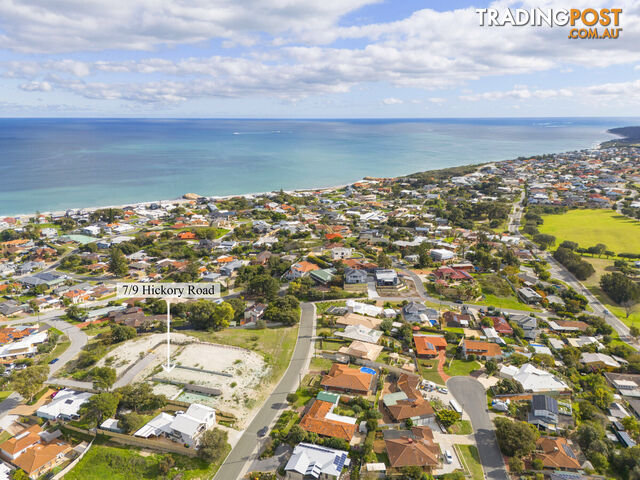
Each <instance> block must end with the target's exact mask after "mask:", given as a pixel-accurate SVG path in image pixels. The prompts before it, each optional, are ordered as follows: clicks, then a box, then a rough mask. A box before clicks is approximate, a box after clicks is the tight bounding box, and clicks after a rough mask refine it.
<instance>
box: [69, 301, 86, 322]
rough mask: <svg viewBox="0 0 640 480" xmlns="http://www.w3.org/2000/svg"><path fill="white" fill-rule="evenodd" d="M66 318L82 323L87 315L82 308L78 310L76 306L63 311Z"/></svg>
mask: <svg viewBox="0 0 640 480" xmlns="http://www.w3.org/2000/svg"><path fill="white" fill-rule="evenodd" d="M65 313H66V315H67V318H69V319H71V320H74V321H76V322H83V321H84V320H85V319H86V318H87V316H88V313H87V311H86V310H85V309H84V308H80V307H79V306H78V305H71V306H69V308H67V309H66V310H65Z"/></svg>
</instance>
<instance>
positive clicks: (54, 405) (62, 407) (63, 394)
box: [36, 388, 93, 420]
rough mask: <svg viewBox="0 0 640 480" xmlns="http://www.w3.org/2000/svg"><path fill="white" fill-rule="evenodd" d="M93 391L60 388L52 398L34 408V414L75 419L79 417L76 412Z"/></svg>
mask: <svg viewBox="0 0 640 480" xmlns="http://www.w3.org/2000/svg"><path fill="white" fill-rule="evenodd" d="M92 396H93V393H89V392H77V391H75V390H71V389H69V388H65V389H64V390H60V391H59V392H58V393H57V394H56V396H55V397H54V398H53V400H52V401H51V402H49V403H47V404H46V405H43V406H41V407H40V408H39V409H38V410H36V415H37V416H38V417H40V418H45V419H47V420H55V419H57V418H61V419H63V420H75V419H78V418H79V415H78V412H80V407H82V405H84V404H85V403H86V402H87V401H88V400H89V398H90V397H92Z"/></svg>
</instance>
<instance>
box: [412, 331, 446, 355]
mask: <svg viewBox="0 0 640 480" xmlns="http://www.w3.org/2000/svg"><path fill="white" fill-rule="evenodd" d="M413 342H414V343H415V344H416V353H417V354H418V355H437V354H438V350H439V349H443V348H447V340H446V339H445V338H444V337H437V336H431V335H428V336H423V335H416V336H415V337H413Z"/></svg>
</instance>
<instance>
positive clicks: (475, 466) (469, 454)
mask: <svg viewBox="0 0 640 480" xmlns="http://www.w3.org/2000/svg"><path fill="white" fill-rule="evenodd" d="M456 448H457V449H458V452H460V455H462V460H463V462H464V464H465V466H466V468H467V470H469V474H470V475H471V479H472V480H484V472H483V470H482V464H481V463H480V454H479V453H478V449H477V448H476V447H475V446H473V445H456Z"/></svg>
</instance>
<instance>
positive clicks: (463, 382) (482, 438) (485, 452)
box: [447, 377, 509, 480]
mask: <svg viewBox="0 0 640 480" xmlns="http://www.w3.org/2000/svg"><path fill="white" fill-rule="evenodd" d="M447 388H448V389H449V391H450V392H451V394H452V395H453V396H454V397H455V398H456V400H457V401H458V403H459V404H460V406H461V407H462V408H463V410H465V411H466V412H467V413H468V414H469V417H470V418H471V425H472V426H473V431H474V435H475V437H476V444H477V445H478V452H479V454H480V460H481V463H482V468H483V469H484V474H485V477H486V478H487V479H488V480H509V475H508V474H507V469H506V467H505V464H504V459H503V457H502V454H501V453H500V448H498V440H497V439H496V434H495V428H494V426H493V422H492V421H491V418H490V417H489V413H488V412H487V394H486V392H485V390H484V387H483V386H482V384H481V383H480V382H479V381H477V380H476V379H475V378H472V377H453V378H450V379H449V381H448V382H447Z"/></svg>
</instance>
